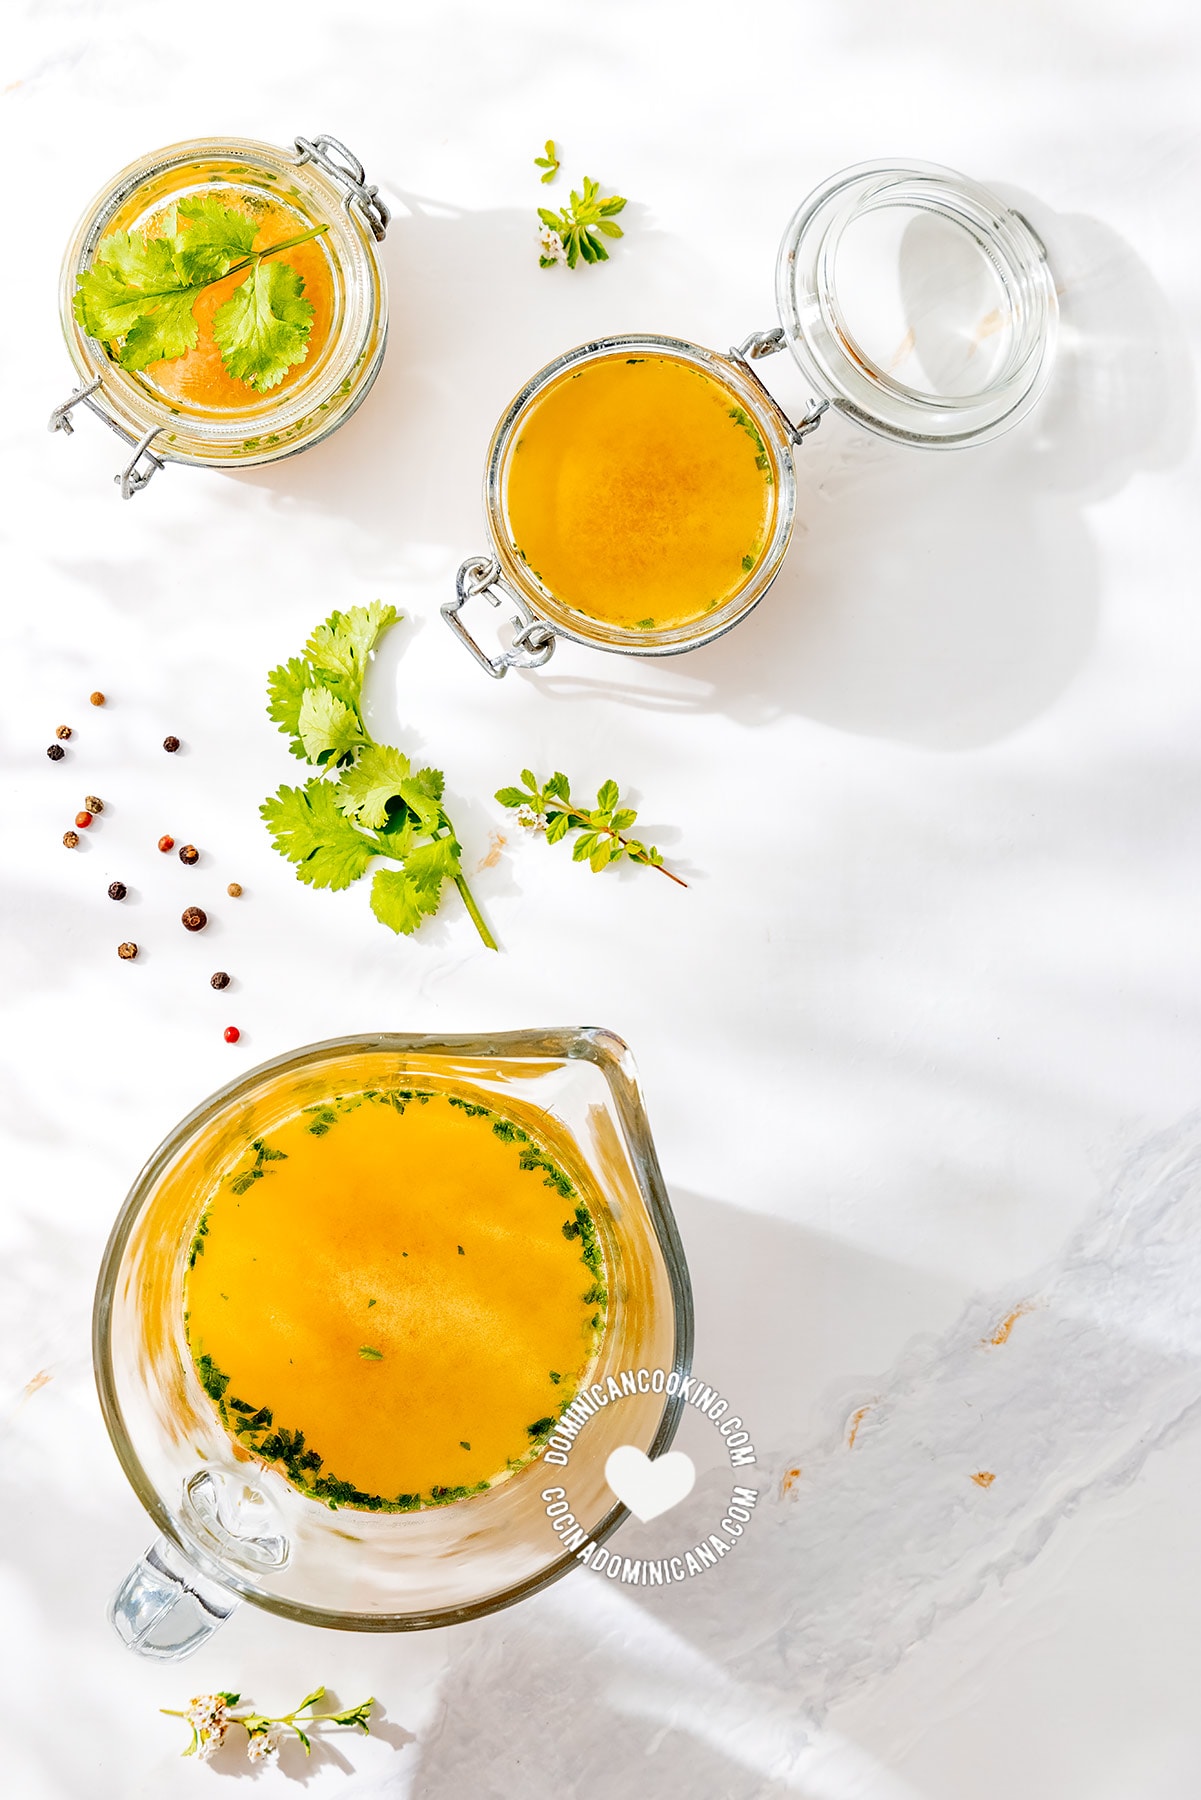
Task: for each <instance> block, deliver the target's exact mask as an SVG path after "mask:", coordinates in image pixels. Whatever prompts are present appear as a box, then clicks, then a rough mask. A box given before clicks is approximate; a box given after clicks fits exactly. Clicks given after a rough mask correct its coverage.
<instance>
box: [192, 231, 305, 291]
mask: <svg viewBox="0 0 1201 1800" xmlns="http://www.w3.org/2000/svg"><path fill="white" fill-rule="evenodd" d="M328 230H329V226H328V225H314V226H313V228H312V230H311V231H302V232H301V233H300V235H299V236H298V237H290V238H285V239H284V240H283V242H282V243H279V244H268V245H267V248H266V249H265V250H252V251H251V253H250V255H249V256H244V257H243V258H242V260H241V262H236V263H230V265H229V267H228V269H226V271H225V274H224V275H214V277H213V279H212V281H206V282H204V284H203V285H204V286H205V287H213V286H214V285H215V284H216V283H217V282H218V281H225V280H226V279H227V278H228V277H229V276H230V275H237V274H238V273H239V272H240V271H241V270H242V269H248V268H249V267H250V265H251V263H260V262H262V260H263V258H264V257H265V256H278V254H279V252H280V251H281V250H295V248H296V246H297V244H307V243H308V241H309V239H310V238H315V237H320V236H321V234H322V232H323V231H328Z"/></svg>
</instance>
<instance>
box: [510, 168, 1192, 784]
mask: <svg viewBox="0 0 1201 1800" xmlns="http://www.w3.org/2000/svg"><path fill="white" fill-rule="evenodd" d="M1011 198H1012V199H1013V203H1014V204H1015V205H1020V206H1021V210H1022V211H1023V212H1024V213H1025V214H1026V215H1027V216H1028V217H1029V218H1030V219H1031V222H1032V223H1034V224H1035V225H1036V227H1037V229H1038V231H1039V232H1040V234H1041V235H1042V236H1043V238H1044V240H1045V241H1046V243H1047V245H1048V251H1049V255H1050V258H1051V263H1052V266H1053V267H1054V269H1055V270H1056V272H1057V280H1058V283H1059V287H1060V307H1061V331H1060V341H1059V350H1058V356H1057V362H1056V368H1055V372H1054V374H1053V376H1052V382H1051V386H1050V388H1049V390H1048V392H1047V394H1046V395H1045V396H1044V398H1043V401H1042V403H1041V405H1040V407H1039V408H1038V410H1037V411H1036V412H1035V414H1034V415H1033V416H1032V417H1031V418H1030V419H1029V420H1027V421H1026V422H1025V423H1024V424H1023V425H1022V426H1020V427H1018V429H1017V430H1015V431H1014V432H1013V433H1012V434H1011V435H1010V436H1009V437H1005V438H1002V439H1000V440H998V441H996V442H993V443H990V444H984V445H981V446H978V447H976V448H972V449H966V450H960V451H952V452H947V453H945V454H944V453H925V452H922V451H918V450H913V449H909V448H908V447H905V446H902V445H896V444H891V443H888V442H886V441H884V440H882V439H877V438H874V437H871V436H869V435H867V434H866V433H864V432H862V431H860V430H858V429H857V428H855V427H854V426H852V425H850V424H847V423H846V422H844V421H843V420H842V419H841V418H837V417H836V418H834V419H832V420H829V421H828V422H827V423H826V424H824V425H823V427H822V429H821V431H819V432H818V433H816V434H815V435H814V437H813V438H811V439H809V440H807V442H806V443H805V445H804V446H802V448H801V449H800V451H799V452H798V458H797V475H798V483H799V495H798V524H797V532H796V537H795V538H794V542H793V546H792V550H791V552H790V554H789V556H788V559H787V560H786V562H785V565H784V568H783V570H782V572H781V574H780V576H779V578H778V580H777V582H776V584H775V586H774V587H773V588H772V590H771V591H770V593H769V594H768V595H767V597H766V598H765V600H764V601H763V603H762V605H761V606H760V607H759V608H758V609H757V611H756V612H755V613H754V614H753V615H752V616H751V617H750V618H749V619H748V620H746V621H745V622H744V623H743V624H742V625H741V626H739V627H738V629H737V630H736V631H735V632H732V633H731V634H730V635H729V636H727V637H725V638H722V639H720V640H719V641H718V642H717V643H716V644H713V645H711V646H708V647H707V648H705V649H702V650H697V651H694V652H692V653H691V654H690V655H689V657H688V660H687V665H686V669H685V668H684V667H683V666H681V667H680V670H679V672H677V669H676V668H675V667H672V668H670V669H664V667H663V665H661V664H660V665H658V666H657V667H656V670H655V674H654V675H653V676H644V677H640V678H637V679H632V680H626V681H622V680H619V679H613V680H609V681H605V680H603V679H601V678H600V677H598V676H593V675H589V674H584V673H581V674H580V675H575V674H573V673H569V672H563V670H562V662H563V661H565V660H566V659H565V658H563V659H561V660H560V661H559V662H557V663H556V664H555V665H554V669H553V672H552V673H550V674H544V675H542V676H541V677H540V678H538V683H539V685H540V686H541V687H542V688H543V690H544V691H545V692H547V693H548V694H550V695H552V696H554V697H556V698H559V699H564V700H570V699H572V698H575V697H576V696H578V695H580V694H584V693H593V694H607V695H609V696H611V697H613V698H618V699H623V700H625V701H627V702H628V703H630V704H631V705H637V706H649V707H652V708H656V709H659V710H663V711H669V712H675V711H682V712H691V711H699V712H709V711H721V712H724V713H727V714H728V715H729V716H730V717H732V718H734V719H737V720H738V721H740V722H741V723H744V724H749V725H760V724H766V723H770V722H771V721H772V720H773V719H776V718H778V717H780V716H781V715H782V714H786V713H799V714H802V715H804V716H806V717H809V718H813V719H817V720H820V721H821V722H823V723H825V724H828V725H833V726H836V727H837V728H839V729H841V730H844V731H851V732H856V733H861V734H864V735H868V736H873V737H884V738H894V739H899V740H901V741H903V742H909V743H915V744H922V745H926V746H929V747H931V748H939V749H961V748H970V747H972V746H976V745H981V744H986V743H990V742H993V741H994V740H996V739H998V738H1001V737H1004V736H1005V735H1007V734H1008V733H1009V732H1010V731H1012V730H1014V729H1016V728H1017V727H1018V726H1020V725H1022V724H1024V723H1025V722H1026V721H1027V720H1029V719H1032V718H1035V717H1037V716H1038V714H1040V713H1041V712H1042V711H1044V710H1045V708H1046V707H1048V706H1049V705H1050V704H1051V703H1052V702H1053V701H1054V700H1055V699H1056V697H1057V696H1058V695H1059V694H1060V693H1061V692H1062V690H1063V689H1064V688H1065V687H1066V686H1067V685H1068V683H1069V682H1070V681H1071V679H1072V677H1073V676H1074V675H1075V673H1076V672H1077V670H1078V669H1079V668H1080V667H1081V666H1082V664H1083V663H1084V661H1085V659H1086V658H1087V656H1088V654H1089V652H1090V650H1091V647H1092V643H1093V639H1094V636H1095V633H1096V628H1097V619H1098V608H1099V601H1100V572H1099V566H1098V559H1097V552H1096V547H1095V545H1094V542H1093V539H1092V535H1091V533H1090V531H1089V527H1088V524H1087V521H1086V518H1085V508H1086V507H1087V506H1088V505H1090V504H1092V503H1093V502H1095V501H1098V500H1100V499H1102V498H1105V497H1107V496H1109V495H1112V494H1114V493H1116V492H1118V491H1119V490H1120V489H1121V488H1122V487H1123V486H1124V485H1125V484H1126V483H1127V482H1128V481H1129V480H1130V479H1131V478H1132V476H1133V475H1134V474H1135V473H1137V472H1138V471H1139V470H1143V469H1148V470H1154V469H1165V468H1169V467H1172V466H1174V465H1175V464H1177V463H1179V462H1180V461H1181V460H1182V459H1183V457H1184V455H1185V452H1186V450H1187V448H1188V445H1189V443H1190V441H1191V438H1192V435H1193V429H1194V411H1195V405H1194V393H1193V384H1192V375H1191V362H1190V358H1189V356H1188V352H1187V347H1186V345H1185V342H1184V339H1183V334H1182V331H1181V327H1180V324H1179V322H1178V321H1177V320H1176V319H1175V317H1174V316H1173V314H1172V313H1171V311H1170V309H1169V308H1168V306H1167V304H1166V302H1165V300H1164V298H1163V296H1162V294H1161V293H1160V292H1159V290H1158V288H1157V287H1156V284H1155V282H1154V280H1153V278H1152V276H1151V275H1150V273H1149V271H1148V270H1147V269H1146V268H1145V266H1144V265H1143V264H1142V263H1141V262H1140V261H1139V259H1138V258H1137V257H1136V256H1135V255H1134V253H1133V251H1132V250H1130V248H1129V247H1128V246H1127V245H1125V244H1124V243H1123V242H1122V240H1121V239H1120V238H1119V237H1118V236H1117V234H1116V233H1115V232H1114V231H1112V230H1111V229H1110V228H1109V227H1108V226H1106V225H1103V224H1101V223H1100V222H1098V221H1097V220H1094V219H1088V218H1073V217H1059V216H1056V215H1054V214H1052V213H1051V212H1050V210H1049V209H1047V208H1046V207H1043V206H1041V205H1040V204H1039V203H1038V202H1036V201H1034V200H1032V199H1030V198H1029V197H1026V196H1016V195H1015V196H1011ZM684 674H686V676H687V678H688V684H687V685H685V684H684V683H683V682H682V681H681V680H680V676H681V675H684Z"/></svg>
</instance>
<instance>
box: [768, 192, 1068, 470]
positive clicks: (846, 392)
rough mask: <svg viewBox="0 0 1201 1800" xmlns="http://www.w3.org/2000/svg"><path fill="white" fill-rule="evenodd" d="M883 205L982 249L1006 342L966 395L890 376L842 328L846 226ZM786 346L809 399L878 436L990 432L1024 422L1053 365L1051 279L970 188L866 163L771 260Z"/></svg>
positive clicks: (995, 208)
mask: <svg viewBox="0 0 1201 1800" xmlns="http://www.w3.org/2000/svg"><path fill="white" fill-rule="evenodd" d="M885 207H903V208H906V209H908V210H911V211H913V212H914V213H915V214H920V213H926V214H930V215H933V216H935V217H937V218H939V219H941V220H942V221H943V222H944V223H946V224H949V225H951V226H953V227H955V228H956V229H957V230H958V231H959V232H961V233H963V234H965V236H966V237H967V238H968V239H969V240H970V241H971V242H972V243H974V245H975V246H976V248H977V249H978V250H979V251H980V252H981V253H982V254H983V256H984V257H985V259H986V260H987V263H988V265H989V267H990V269H991V272H992V274H993V276H994V278H995V280H996V282H997V284H998V285H999V287H1000V289H1001V291H1002V294H1003V296H1004V304H1005V308H1006V313H1005V318H1006V320H1007V322H1008V323H1009V325H1010V327H1011V336H1012V341H1011V343H1010V346H1009V350H1008V353H1007V355H1006V357H1005V358H1004V360H1003V364H1002V366H1001V368H1000V369H999V370H997V371H996V372H995V374H994V375H993V376H992V377H991V378H990V379H988V380H987V381H986V382H984V383H983V385H982V386H981V387H980V388H979V389H978V390H976V391H974V392H968V393H962V394H938V393H932V392H929V391H925V390H923V389H919V388H916V387H909V386H907V385H906V384H905V383H903V382H901V381H898V380H897V379H896V378H895V377H894V376H893V375H892V374H891V373H890V371H889V370H888V369H886V368H884V367H882V366H880V364H879V363H878V362H877V361H875V360H873V358H872V357H871V356H870V355H869V354H868V353H867V352H866V351H865V350H864V349H863V347H862V345H861V344H859V343H858V342H857V341H856V339H855V336H854V333H853V331H852V330H851V329H850V327H849V326H848V322H847V308H846V306H845V294H841V293H840V291H839V279H838V256H839V251H840V249H841V248H842V247H843V245H844V244H845V241H846V236H847V233H848V231H849V230H850V229H851V228H852V227H853V226H855V225H856V224H859V223H861V222H862V221H863V220H864V219H865V217H867V215H868V214H870V213H872V212H875V211H878V210H880V209H882V208H885ZM776 301H777V307H778V313H779V319H780V323H781V326H782V327H783V331H784V335H785V340H786V342H787V344H788V347H789V349H790V350H791V352H792V355H793V357H794V359H795V360H796V362H797V364H798V366H799V367H800V369H801V371H802V373H803V374H804V375H805V376H806V378H807V379H808V380H809V381H810V383H811V384H812V387H813V391H814V393H815V395H816V396H817V397H818V398H820V399H825V400H829V401H830V402H831V403H832V405H834V406H835V407H836V408H837V409H838V410H839V411H840V412H842V413H843V414H845V415H846V416H847V417H849V418H851V419H853V420H854V421H855V422H856V423H857V424H859V425H861V426H863V427H865V428H866V429H867V430H869V431H872V432H875V433H876V434H878V435H880V436H883V437H888V438H893V439H895V440H897V441H899V442H902V443H907V444H912V445H915V446H918V447H924V448H932V449H954V448H957V447H959V446H962V445H965V444H969V443H977V442H981V441H983V440H985V439H987V438H991V437H995V436H997V435H998V434H999V433H1001V432H1003V431H1007V430H1009V429H1010V428H1011V427H1012V426H1013V425H1015V424H1017V423H1018V421H1019V420H1020V419H1022V418H1024V417H1025V416H1026V414H1027V413H1028V412H1029V411H1030V409H1031V408H1032V407H1033V406H1034V405H1035V403H1036V402H1037V400H1038V399H1039V397H1040V396H1041V394H1042V392H1043V390H1044V388H1045V386H1046V383H1047V380H1048V378H1049V376H1050V372H1051V366H1052V363H1053V360H1054V350H1055V340H1056V333H1057V323H1058V310H1059V309H1058V302H1057V299H1056V293H1055V283H1054V279H1053V277H1052V274H1051V271H1050V268H1049V266H1048V263H1047V254H1046V249H1045V246H1044V245H1043V243H1042V241H1041V239H1040V238H1039V237H1038V235H1037V233H1036V232H1035V231H1034V229H1033V227H1032V226H1031V225H1030V224H1029V222H1028V221H1027V220H1026V219H1024V218H1023V217H1022V215H1021V214H1020V213H1018V212H1016V211H1015V210H1014V209H1013V208H1012V207H1010V206H1008V205H1006V203H1005V202H1004V201H1003V200H1001V199H1000V198H999V197H998V196H997V195H996V194H994V193H992V192H991V191H990V190H989V189H988V188H986V187H983V186H981V185H980V184H979V183H978V182H975V181H972V180H970V179H969V178H968V177H967V176H964V175H960V174H959V173H957V171H955V170H954V169H949V168H945V167H944V166H942V165H941V164H938V163H927V162H918V161H911V162H905V163H893V162H866V163H857V164H855V165H853V166H852V167H850V168H847V169H843V170H841V171H840V172H839V173H838V174H836V175H832V176H831V177H830V178H829V180H828V181H826V182H823V183H822V185H821V186H820V187H818V188H816V189H815V190H814V191H813V193H811V194H810V195H809V196H808V197H807V198H806V199H805V200H804V201H803V202H802V204H801V205H800V207H799V208H798V209H797V211H796V213H795V214H794V215H793V217H792V219H791V221H790V222H789V225H788V227H787V229H786V231H785V233H784V237H783V240H782V242H781V245H780V250H779V255H778V258H777V263H776Z"/></svg>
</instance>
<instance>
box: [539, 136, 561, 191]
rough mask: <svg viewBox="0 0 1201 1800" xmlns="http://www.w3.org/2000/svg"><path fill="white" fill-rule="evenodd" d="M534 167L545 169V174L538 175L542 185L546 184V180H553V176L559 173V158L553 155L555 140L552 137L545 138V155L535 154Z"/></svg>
mask: <svg viewBox="0 0 1201 1800" xmlns="http://www.w3.org/2000/svg"><path fill="white" fill-rule="evenodd" d="M534 167H535V168H536V169H545V170H546V173H545V175H543V176H541V177H540V179H541V181H542V185H543V186H544V187H545V186H546V184H547V182H550V181H553V180H554V178H555V176H556V175H557V174H558V173H559V159H558V157H557V156H556V155H555V140H554V138H547V140H546V155H545V156H536V157H535V158H534Z"/></svg>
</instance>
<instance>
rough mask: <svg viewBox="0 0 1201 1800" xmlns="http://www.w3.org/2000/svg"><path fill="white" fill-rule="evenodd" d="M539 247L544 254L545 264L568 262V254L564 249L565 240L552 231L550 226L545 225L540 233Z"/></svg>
mask: <svg viewBox="0 0 1201 1800" xmlns="http://www.w3.org/2000/svg"><path fill="white" fill-rule="evenodd" d="M538 247H539V249H540V250H541V252H542V261H543V262H544V263H557V262H560V263H561V262H566V261H567V252H566V250H564V248H563V239H562V238H561V237H560V236H559V234H558V232H557V231H552V230H551V228H550V226H549V225H544V226H543V228H542V230H541V231H540V232H539V233H538Z"/></svg>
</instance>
